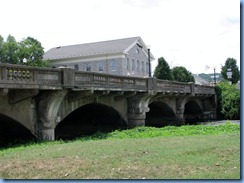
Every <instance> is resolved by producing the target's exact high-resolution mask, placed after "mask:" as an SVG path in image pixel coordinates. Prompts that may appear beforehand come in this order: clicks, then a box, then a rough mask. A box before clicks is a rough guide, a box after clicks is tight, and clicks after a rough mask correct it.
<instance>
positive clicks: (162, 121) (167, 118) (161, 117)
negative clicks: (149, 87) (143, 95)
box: [145, 102, 176, 127]
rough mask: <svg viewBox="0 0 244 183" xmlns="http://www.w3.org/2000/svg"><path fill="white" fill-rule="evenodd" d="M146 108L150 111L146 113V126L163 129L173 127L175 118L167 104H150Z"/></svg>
mask: <svg viewBox="0 0 244 183" xmlns="http://www.w3.org/2000/svg"><path fill="white" fill-rule="evenodd" d="M148 107H149V108H150V111H149V112H147V113H146V120H145V125H146V126H153V127H163V126H167V125H175V121H176V116H175V113H174V111H173V110H172V109H171V108H170V107H169V105H168V104H166V103H164V102H152V103H151V104H149V106H148Z"/></svg>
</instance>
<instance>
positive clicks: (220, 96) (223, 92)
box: [216, 82, 240, 119]
mask: <svg viewBox="0 0 244 183" xmlns="http://www.w3.org/2000/svg"><path fill="white" fill-rule="evenodd" d="M216 95H217V105H218V107H217V114H218V117H224V118H227V119H240V90H239V89H237V88H236V85H235V84H234V85H229V84H228V82H221V83H220V84H218V85H217V86H216Z"/></svg>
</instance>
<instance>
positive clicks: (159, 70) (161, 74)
mask: <svg viewBox="0 0 244 183" xmlns="http://www.w3.org/2000/svg"><path fill="white" fill-rule="evenodd" d="M153 76H154V77H156V78H157V79H165V80H174V78H173V74H172V71H171V69H170V67H169V64H168V63H167V62H166V60H165V59H164V58H163V57H161V58H159V59H158V65H157V66H156V68H155V71H154V75H153Z"/></svg>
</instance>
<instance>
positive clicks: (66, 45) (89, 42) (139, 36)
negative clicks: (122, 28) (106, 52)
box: [53, 36, 141, 48]
mask: <svg viewBox="0 0 244 183" xmlns="http://www.w3.org/2000/svg"><path fill="white" fill-rule="evenodd" d="M133 38H134V39H135V38H138V39H140V38H141V37H140V36H135V37H127V38H120V39H111V40H104V41H95V42H87V43H81V44H73V45H65V46H57V47H53V48H64V47H72V46H80V45H85V44H96V43H105V42H110V41H120V40H125V39H133Z"/></svg>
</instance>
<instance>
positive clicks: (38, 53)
mask: <svg viewBox="0 0 244 183" xmlns="http://www.w3.org/2000/svg"><path fill="white" fill-rule="evenodd" d="M19 45H20V63H21V64H25V63H24V62H23V61H24V59H26V65H30V66H46V65H47V62H45V61H43V60H42V58H43V54H44V49H43V47H42V45H41V43H40V42H39V41H38V40H36V39H34V38H32V37H27V38H26V39H24V40H22V41H21V42H20V43H19Z"/></svg>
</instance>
